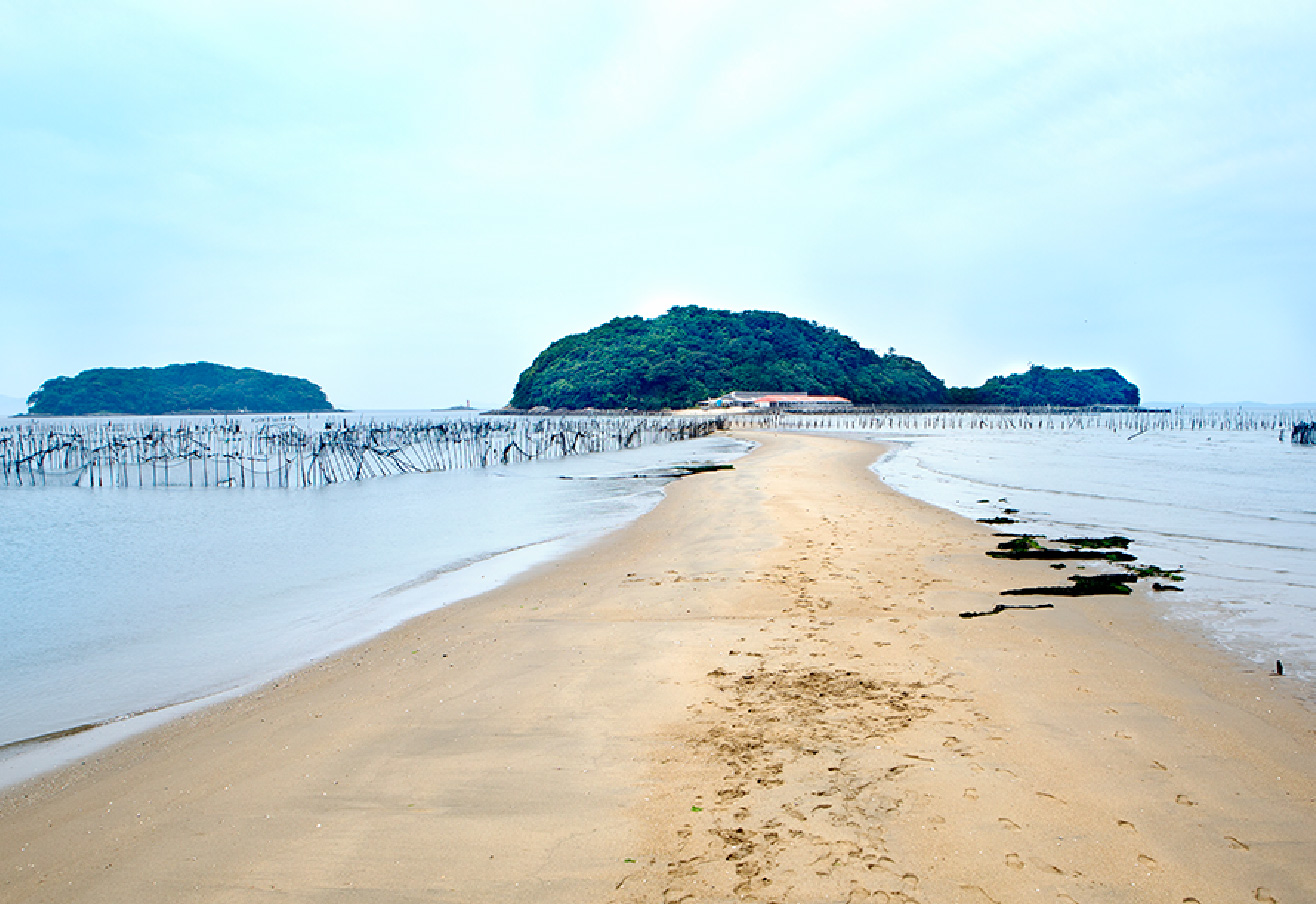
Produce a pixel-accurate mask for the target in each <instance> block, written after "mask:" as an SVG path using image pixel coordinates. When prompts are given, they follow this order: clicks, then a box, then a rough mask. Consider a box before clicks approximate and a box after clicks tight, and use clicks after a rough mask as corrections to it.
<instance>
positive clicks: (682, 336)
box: [511, 305, 1138, 410]
mask: <svg viewBox="0 0 1316 904" xmlns="http://www.w3.org/2000/svg"><path fill="white" fill-rule="evenodd" d="M733 390H745V391H767V392H796V393H810V394H813V395H837V396H842V397H844V398H846V399H849V400H850V401H852V402H854V403H855V404H856V405H947V404H951V405H1006V406H1012V407H1015V406H1033V405H1057V406H1065V407H1070V406H1072V407H1084V406H1089V405H1136V404H1138V387H1136V386H1135V385H1133V384H1132V383H1130V382H1129V381H1128V380H1126V379H1124V378H1123V377H1122V376H1120V375H1119V373H1117V372H1116V371H1115V370H1112V369H1111V368H1108V367H1107V368H1100V369H1095V370H1074V369H1073V368H1069V367H1061V368H1047V367H1041V366H1034V367H1032V368H1030V369H1029V370H1028V371H1027V372H1026V373H1022V374H1012V375H1010V376H998V377H992V378H991V379H989V380H988V381H987V382H985V383H984V384H983V385H982V386H979V387H967V386H966V387H954V388H950V389H948V388H947V387H946V384H945V383H943V382H942V381H941V380H940V379H938V378H937V377H935V376H934V375H933V374H932V373H930V372H929V371H928V369H927V368H926V367H924V366H923V365H922V364H921V363H919V362H918V361H916V360H914V359H913V358H908V357H905V356H903V355H897V354H896V353H895V351H894V350H891V351H888V352H887V353H886V354H878V353H877V352H874V351H871V350H870V349H866V348H864V347H863V346H861V345H860V344H859V343H858V342H856V341H855V340H854V339H851V338H850V337H849V336H845V335H842V334H841V333H839V332H837V331H836V330H834V329H831V328H829V327H825V326H821V325H819V324H817V323H813V322H811V321H808V320H802V319H800V318H798V317H788V316H786V315H785V314H778V313H773V312H770V311H741V312H733V311H717V310H709V309H707V308H702V307H697V306H693V305H691V306H686V307H674V308H672V309H671V310H670V311H668V312H667V313H666V314H662V315H660V316H658V317H654V318H650V319H645V318H643V317H618V318H615V319H613V320H609V321H608V322H607V323H605V324H602V325H601V326H597V327H595V328H594V329H592V330H589V331H587V332H584V333H576V334H573V335H570V336H564V337H563V338H561V339H558V340H557V341H556V342H554V343H552V344H551V345H549V346H548V348H546V349H544V351H542V352H540V353H539V355H538V356H537V357H536V358H535V360H534V362H533V363H532V364H531V365H530V366H529V367H528V368H526V369H525V370H524V371H523V372H522V373H521V377H520V379H519V380H518V381H517V384H516V390H515V391H514V392H513V394H512V401H511V407H512V408H519V409H526V408H532V407H535V406H544V407H546V408H638V409H648V410H657V409H663V408H689V407H691V406H693V405H695V404H697V403H698V402H699V401H701V400H703V399H708V398H712V397H715V396H720V395H722V394H724V393H727V392H731V391H733Z"/></svg>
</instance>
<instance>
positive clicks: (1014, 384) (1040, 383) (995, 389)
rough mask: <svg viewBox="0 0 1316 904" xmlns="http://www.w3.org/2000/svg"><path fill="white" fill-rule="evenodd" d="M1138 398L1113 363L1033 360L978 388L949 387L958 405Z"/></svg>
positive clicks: (1073, 404)
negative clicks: (1080, 365) (1080, 366)
mask: <svg viewBox="0 0 1316 904" xmlns="http://www.w3.org/2000/svg"><path fill="white" fill-rule="evenodd" d="M1139 400H1140V396H1139V393H1138V387H1137V386H1135V385H1133V384H1132V383H1130V382H1129V381H1128V380H1126V379H1124V377H1122V376H1120V373H1119V371H1117V370H1115V369H1114V368H1112V367H1099V368H1095V369H1093V370H1074V369H1073V368H1072V367H1043V366H1042V365H1040V364H1034V365H1033V366H1032V367H1030V368H1028V370H1027V371H1025V372H1024V373H1021V374H1010V375H1009V376H1008V377H992V378H991V379H989V380H988V381H987V382H986V383H984V384H982V385H981V386H979V387H976V388H974V387H969V386H955V387H952V388H951V390H950V401H951V402H952V403H955V404H959V405H1008V406H1010V407H1017V408H1025V407H1029V406H1034V405H1057V406H1060V407H1063V408H1086V407H1088V406H1090V405H1137V404H1138V403H1139Z"/></svg>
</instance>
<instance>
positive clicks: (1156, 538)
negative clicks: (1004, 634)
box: [870, 429, 1316, 696]
mask: <svg viewBox="0 0 1316 904" xmlns="http://www.w3.org/2000/svg"><path fill="white" fill-rule="evenodd" d="M870 436H871V438H874V439H878V440H880V441H882V442H886V443H892V444H893V449H892V451H891V452H890V453H889V454H887V455H886V456H884V457H883V458H882V459H881V461H879V462H878V463H877V464H876V465H875V466H874V470H875V471H876V472H877V473H878V475H879V476H880V477H882V479H883V480H884V481H886V482H887V483H889V484H890V485H892V486H894V487H895V488H897V489H899V490H901V491H903V492H905V493H908V494H909V495H912V496H915V497H917V498H920V499H923V500H925V501H928V502H931V503H933V504H935V505H938V506H941V507H943V508H947V509H950V510H952V511H955V512H958V513H960V514H962V515H965V516H967V517H971V518H975V519H978V518H988V517H995V516H998V515H1001V514H1003V510H1004V509H1006V508H1012V509H1018V510H1019V511H1018V513H1017V514H1013V515H1010V517H1013V518H1016V519H1018V520H1019V523H1018V524H1013V525H1006V526H1003V527H1001V528H1000V530H1002V531H1006V532H1016V533H1040V534H1045V535H1046V536H1048V537H1053V538H1054V537H1059V536H1072V535H1080V536H1094V535H1108V534H1122V535H1124V536H1128V537H1130V538H1132V539H1133V540H1134V541H1135V542H1134V544H1133V546H1132V548H1131V549H1130V551H1131V552H1133V553H1134V554H1135V555H1137V556H1138V559H1139V563H1140V564H1155V565H1159V566H1162V567H1165V568H1176V567H1182V568H1183V569H1184V576H1185V580H1184V582H1183V583H1182V584H1181V585H1180V586H1182V587H1183V592H1181V593H1173V592H1170V593H1161V594H1155V595H1154V597H1153V598H1154V599H1155V600H1156V603H1157V605H1158V606H1160V607H1161V611H1162V614H1163V615H1165V616H1166V617H1167V618H1171V619H1185V620H1189V621H1191V622H1193V623H1195V624H1196V625H1198V626H1200V627H1201V628H1202V629H1204V630H1205V632H1206V633H1207V635H1208V636H1209V637H1211V638H1212V639H1213V640H1214V641H1215V642H1217V643H1218V644H1220V645H1222V646H1224V647H1226V648H1228V649H1230V650H1232V651H1234V652H1236V653H1238V654H1241V655H1243V656H1245V657H1247V658H1248V659H1250V660H1252V661H1253V662H1255V663H1257V665H1258V666H1259V667H1273V666H1274V662H1275V660H1276V659H1281V660H1283V661H1284V663H1285V666H1286V674H1287V675H1291V676H1294V677H1295V678H1297V679H1299V680H1305V681H1309V682H1310V681H1312V679H1313V677H1316V448H1313V447H1303V446H1295V445H1292V444H1290V443H1288V442H1281V441H1278V438H1277V436H1276V434H1274V433H1270V432H1266V431H1245V432H1233V433H1231V432H1227V431H1219V432H1211V433H1203V432H1195V431H1186V430H1185V431H1165V432H1148V433H1143V434H1141V435H1136V436H1131V435H1130V434H1128V433H1120V432H1115V431H1110V430H1099V429H1098V430H1092V429H1089V430H1072V431H1064V430H1020V431H1009V430H1000V431H992V430H960V431H946V432H942V433H929V434H920V435H908V434H907V435H896V434H882V435H870ZM983 500H986V501H983ZM1162 583H1169V582H1166V581H1162ZM1311 689H1312V686H1309V687H1308V690H1307V695H1308V696H1310V694H1311Z"/></svg>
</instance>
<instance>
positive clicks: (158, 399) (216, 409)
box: [27, 361, 334, 417]
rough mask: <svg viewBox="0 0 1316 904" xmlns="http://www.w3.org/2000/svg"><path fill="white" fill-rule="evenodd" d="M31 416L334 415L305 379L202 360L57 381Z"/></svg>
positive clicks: (33, 402)
mask: <svg viewBox="0 0 1316 904" xmlns="http://www.w3.org/2000/svg"><path fill="white" fill-rule="evenodd" d="M27 405H28V411H27V413H28V414H29V415H42V416H46V417H73V416H78V415H90V414H96V415H101V414H130V415H167V414H221V413H234V412H260V413H267V414H286V413H288V412H294V411H333V410H334V406H333V405H331V404H330V403H329V399H328V398H326V397H325V394H324V390H322V389H321V388H320V387H319V386H317V385H316V384H314V383H312V382H311V381H310V380H304V379H302V378H301V377H287V376H283V375H281V374H273V373H268V372H267V371H263V370H256V369H255V368H251V367H243V368H237V367H226V366H224V365H223V364H211V363H209V362H206V361H198V362H196V363H195V364H170V365H168V366H167V367H98V368H95V369H92V370H84V371H82V372H81V373H80V374H78V375H77V376H76V377H55V378H53V379H50V380H47V381H46V382H44V383H42V384H41V388H40V389H38V390H37V391H36V392H34V393H32V394H31V395H30V396H28V398H27Z"/></svg>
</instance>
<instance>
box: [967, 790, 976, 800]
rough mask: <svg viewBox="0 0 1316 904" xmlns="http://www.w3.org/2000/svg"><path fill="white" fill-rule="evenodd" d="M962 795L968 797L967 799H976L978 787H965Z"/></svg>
mask: <svg viewBox="0 0 1316 904" xmlns="http://www.w3.org/2000/svg"><path fill="white" fill-rule="evenodd" d="M964 796H965V797H966V798H968V799H969V800H977V799H978V789H977V788H965V789H964Z"/></svg>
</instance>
